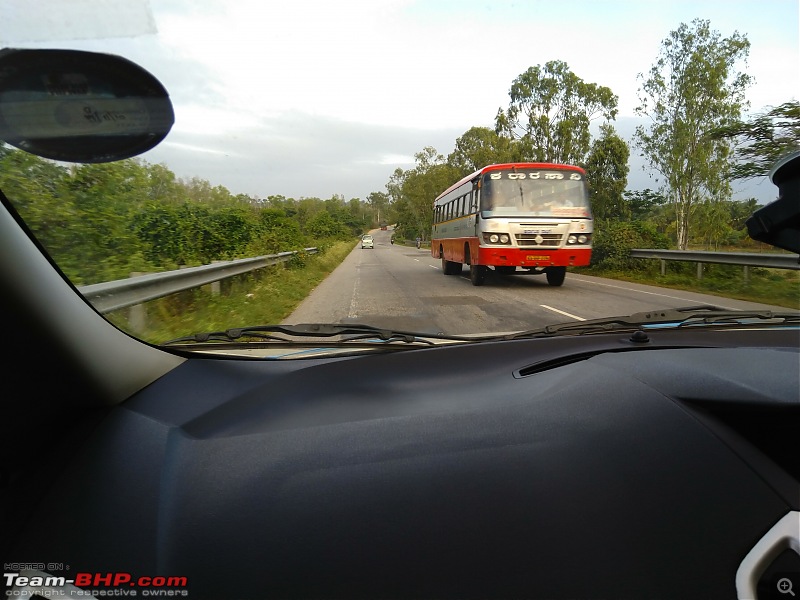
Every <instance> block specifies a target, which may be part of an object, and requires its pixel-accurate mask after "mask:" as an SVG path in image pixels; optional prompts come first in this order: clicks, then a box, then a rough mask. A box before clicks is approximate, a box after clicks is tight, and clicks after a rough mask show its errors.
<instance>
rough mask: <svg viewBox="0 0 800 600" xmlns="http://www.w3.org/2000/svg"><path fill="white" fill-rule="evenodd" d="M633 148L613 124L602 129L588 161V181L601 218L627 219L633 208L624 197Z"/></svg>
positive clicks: (598, 216) (590, 193) (597, 212)
mask: <svg viewBox="0 0 800 600" xmlns="http://www.w3.org/2000/svg"><path fill="white" fill-rule="evenodd" d="M629 157H630V149H629V148H628V144H627V143H626V142H625V140H623V139H622V138H621V137H620V136H619V135H617V132H616V131H614V128H613V127H612V126H611V125H608V124H603V125H602V126H601V127H600V137H599V138H598V139H596V140H595V141H594V143H593V144H592V147H591V150H590V151H589V156H588V157H587V159H586V179H587V181H588V182H589V199H590V200H591V202H592V212H593V214H594V216H595V218H597V219H625V218H629V217H630V209H629V208H628V206H627V203H626V202H625V198H624V195H623V193H624V191H625V187H626V186H627V185H628V170H629V167H628V158H629Z"/></svg>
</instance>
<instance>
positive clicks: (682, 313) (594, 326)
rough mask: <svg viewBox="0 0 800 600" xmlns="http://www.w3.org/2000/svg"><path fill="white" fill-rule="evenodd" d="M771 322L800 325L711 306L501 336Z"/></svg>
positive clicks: (798, 315) (770, 314)
mask: <svg viewBox="0 0 800 600" xmlns="http://www.w3.org/2000/svg"><path fill="white" fill-rule="evenodd" d="M766 321H770V322H772V323H775V324H779V325H791V324H800V312H792V311H785V312H784V311H772V310H727V309H724V308H720V307H718V306H714V305H711V304H706V305H697V306H686V307H682V308H665V309H661V310H650V311H646V312H639V313H635V314H632V315H628V316H619V317H604V318H601V319H592V320H590V321H577V322H568V323H559V324H557V325H547V326H545V327H541V328H539V329H531V330H529V331H520V332H518V333H512V334H509V335H505V336H502V337H501V338H500V339H505V340H513V339H518V338H526V337H549V336H559V335H572V334H575V335H583V334H590V333H604V332H610V331H620V330H631V329H642V328H646V327H659V326H663V327H665V328H676V329H677V328H684V327H696V326H704V325H705V326H708V325H721V324H737V325H751V324H753V323H754V322H755V323H759V324H761V325H763V324H764V323H765V322H766Z"/></svg>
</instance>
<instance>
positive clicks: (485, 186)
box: [431, 163, 593, 286]
mask: <svg viewBox="0 0 800 600" xmlns="http://www.w3.org/2000/svg"><path fill="white" fill-rule="evenodd" d="M433 210H434V218H433V232H432V234H431V255H432V256H433V257H434V258H441V259H442V272H443V273H444V274H445V275H456V274H458V273H460V272H461V268H462V265H463V264H467V265H469V275H470V280H471V281H472V284H473V285H481V284H482V283H483V281H484V277H485V275H486V272H487V270H488V269H489V268H490V267H491V268H493V269H494V270H495V271H496V272H498V273H500V274H511V273H515V272H516V273H520V274H529V275H538V274H542V273H544V274H545V275H546V276H547V283H549V284H550V285H555V286H559V285H561V284H562V283H564V277H565V276H566V272H567V267H580V266H586V265H588V264H589V259H590V257H591V251H592V246H591V239H592V227H593V225H592V213H591V210H590V207H589V195H588V191H587V186H586V173H585V171H584V170H583V169H581V168H579V167H575V166H571V165H560V164H549V163H508V164H497V165H489V166H487V167H484V168H482V169H478V170H477V171H475V172H474V173H472V174H470V175H467V176H466V177H464V178H463V179H461V181H458V182H457V183H454V184H453V185H452V186H450V187H449V188H447V189H446V190H445V191H444V192H442V193H441V194H440V195H439V196H438V197H437V198H436V200H434V205H433ZM518 267H519V268H521V270H518Z"/></svg>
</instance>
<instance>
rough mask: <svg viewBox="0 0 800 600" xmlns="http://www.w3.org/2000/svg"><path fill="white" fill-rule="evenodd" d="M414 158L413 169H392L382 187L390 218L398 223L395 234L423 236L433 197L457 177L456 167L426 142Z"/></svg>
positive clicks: (426, 234) (426, 233)
mask: <svg viewBox="0 0 800 600" xmlns="http://www.w3.org/2000/svg"><path fill="white" fill-rule="evenodd" d="M415 159H416V166H415V167H414V168H413V169H408V170H407V171H403V170H402V169H395V172H394V173H393V174H392V178H391V179H390V181H389V183H388V184H387V185H386V188H387V190H388V191H389V196H390V197H391V198H392V211H391V215H392V220H393V221H394V222H396V223H398V229H397V232H396V235H397V236H398V237H399V238H406V239H415V238H416V237H417V236H420V237H421V238H422V239H423V240H425V239H427V238H428V237H429V236H430V232H431V228H432V227H433V201H434V199H435V198H436V196H438V195H439V194H441V193H442V192H443V191H444V190H445V189H447V188H448V187H450V186H451V185H452V184H453V183H455V182H456V181H457V180H458V179H459V177H460V171H459V170H458V169H457V168H455V167H453V166H452V165H450V164H448V163H447V162H446V161H445V158H444V156H442V155H441V154H438V153H437V152H436V149H435V148H432V147H430V146H428V147H426V148H425V149H424V150H422V152H418V153H417V154H416V155H415Z"/></svg>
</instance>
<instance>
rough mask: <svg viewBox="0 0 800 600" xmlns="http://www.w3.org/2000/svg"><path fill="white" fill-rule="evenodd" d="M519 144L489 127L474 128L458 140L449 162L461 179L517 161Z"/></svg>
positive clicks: (448, 159)
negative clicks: (481, 170) (490, 167)
mask: <svg viewBox="0 0 800 600" xmlns="http://www.w3.org/2000/svg"><path fill="white" fill-rule="evenodd" d="M517 152H518V149H517V144H516V143H515V142H514V141H513V140H511V139H509V138H507V137H504V136H501V135H498V134H497V133H496V132H495V131H493V130H492V129H489V128H488V127H472V128H470V129H468V130H467V131H466V132H464V134H463V135H462V136H461V137H460V138H458V139H457V140H456V144H455V149H454V150H453V152H451V153H450V155H449V156H448V157H447V162H448V164H449V165H450V166H452V167H453V168H454V169H455V170H456V171H457V172H458V173H459V176H460V177H464V176H466V175H469V174H470V173H473V172H475V171H477V170H478V169H481V168H483V167H485V166H486V165H492V164H497V163H506V162H514V161H516V160H517V158H518V156H517Z"/></svg>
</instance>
